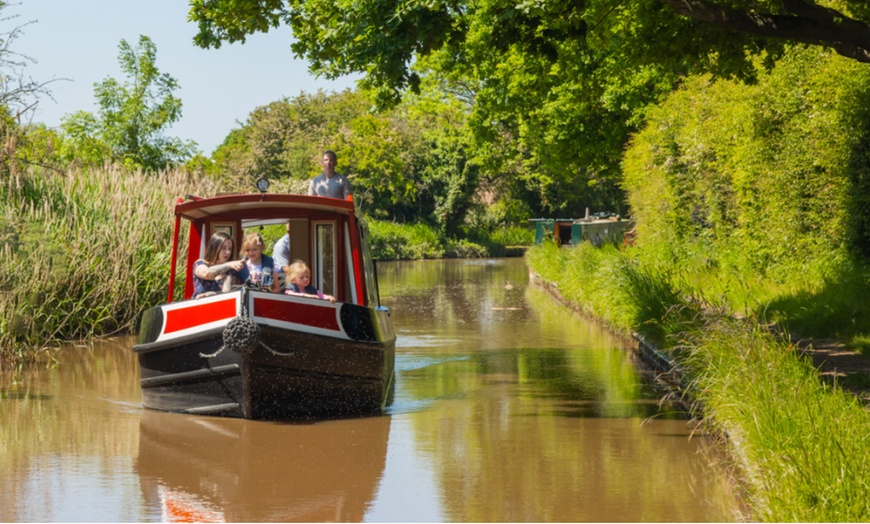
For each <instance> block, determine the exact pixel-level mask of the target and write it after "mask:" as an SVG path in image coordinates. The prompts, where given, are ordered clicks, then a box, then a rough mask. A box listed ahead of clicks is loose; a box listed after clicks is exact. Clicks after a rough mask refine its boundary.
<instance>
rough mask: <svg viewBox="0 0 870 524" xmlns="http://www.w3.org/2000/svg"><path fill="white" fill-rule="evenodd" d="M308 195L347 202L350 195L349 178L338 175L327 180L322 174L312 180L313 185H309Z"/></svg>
mask: <svg viewBox="0 0 870 524" xmlns="http://www.w3.org/2000/svg"><path fill="white" fill-rule="evenodd" d="M308 194H309V195H317V196H325V197H332V198H340V199H342V200H347V196H348V195H349V194H350V182H348V181H347V177H345V176H344V175H339V174H338V173H336V174H335V175H333V177H332V178H327V177H326V175H325V174H323V173H321V174H319V175H318V176H316V177H314V178H312V179H311V183H310V184H308Z"/></svg>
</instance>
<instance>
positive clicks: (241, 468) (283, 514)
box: [135, 411, 390, 522]
mask: <svg viewBox="0 0 870 524" xmlns="http://www.w3.org/2000/svg"><path fill="white" fill-rule="evenodd" d="M389 432H390V419H389V417H370V418H364V419H356V420H349V421H327V422H319V423H312V424H286V423H285V424H281V423H271V422H262V421H249V420H237V419H227V418H215V417H197V416H191V415H181V414H173V413H161V412H155V411H145V412H144V413H143V414H142V422H141V425H140V437H139V454H138V457H137V459H136V463H135V470H136V472H137V473H138V474H139V476H140V478H141V482H142V489H143V494H144V497H145V500H146V502H147V505H148V507H149V508H152V510H153V509H154V508H157V509H159V511H160V515H159V517H160V518H159V519H155V520H163V521H184V522H192V521H218V520H219V521H224V520H226V521H234V522H359V521H361V520H362V519H363V515H364V514H365V511H366V509H367V508H368V505H369V503H370V502H371V500H372V498H373V495H374V493H375V489H376V488H377V485H378V482H379V481H380V479H381V475H382V474H383V469H384V462H385V460H386V451H387V439H388V437H389ZM157 516H158V515H156V514H155V515H154V517H157Z"/></svg>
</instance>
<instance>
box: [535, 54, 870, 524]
mask: <svg viewBox="0 0 870 524" xmlns="http://www.w3.org/2000/svg"><path fill="white" fill-rule="evenodd" d="M868 144H870V70H868V69H867V68H866V67H865V66H861V65H859V64H855V63H850V62H849V61H847V60H842V59H840V58H838V57H835V56H830V54H829V53H826V52H824V51H820V50H818V49H810V48H808V49H793V50H792V51H790V52H789V53H788V55H787V56H786V57H785V58H784V59H783V60H782V61H781V62H780V63H778V64H777V66H776V67H775V68H774V69H773V70H771V71H770V72H764V71H760V72H759V77H758V82H757V83H756V84H754V85H750V86H747V85H743V84H739V83H737V82H730V81H722V80H719V81H714V80H712V79H710V78H708V77H696V78H689V79H687V80H686V82H685V83H684V86H683V88H682V89H681V90H679V91H677V92H675V93H674V94H673V95H671V96H670V97H669V98H668V99H667V100H666V101H665V102H664V103H662V104H660V105H659V106H657V107H656V108H653V109H651V110H650V111H649V113H648V123H647V126H646V127H645V128H644V129H643V130H642V131H640V132H639V133H638V134H637V135H636V136H635V137H634V138H633V141H632V143H631V145H630V147H629V148H628V150H627V152H626V156H625V161H624V168H623V169H624V172H623V175H624V187H625V189H626V191H627V193H628V199H629V202H630V204H631V209H632V213H633V218H634V220H635V221H636V230H637V239H636V244H635V245H634V246H633V247H631V248H628V249H627V250H625V251H620V250H618V249H617V248H615V247H613V246H606V247H605V248H603V249H596V248H594V247H592V246H581V247H579V248H575V249H559V248H557V247H555V246H553V245H542V246H539V247H535V248H533V249H532V250H530V251H529V252H528V253H527V260H528V263H529V265H530V266H531V267H532V268H533V269H534V270H535V271H536V272H538V273H539V274H540V275H541V277H542V278H544V279H545V280H548V281H550V282H553V283H555V284H556V286H557V287H558V289H559V291H560V293H561V294H562V296H563V297H565V298H566V299H568V300H570V301H572V302H574V303H575V304H577V305H578V307H580V308H581V309H583V310H585V311H586V312H587V313H589V314H591V315H594V316H595V317H598V318H601V319H604V320H606V321H607V322H608V323H610V324H611V325H612V326H614V328H615V329H618V330H621V331H623V332H624V333H626V334H629V333H631V332H637V333H640V334H642V335H643V336H644V337H646V338H647V339H648V340H650V341H652V342H653V343H654V344H655V345H657V346H658V347H659V348H660V349H661V350H663V351H665V352H667V353H668V354H669V355H670V356H671V358H672V359H673V360H674V361H675V362H676V363H677V364H678V365H679V366H680V368H681V369H682V370H683V371H684V373H685V379H686V382H687V383H688V384H689V392H690V395H691V400H694V401H696V403H695V404H694V407H695V409H696V412H697V414H698V415H699V416H701V417H703V418H704V419H705V420H707V421H709V422H710V423H711V424H713V425H714V426H716V427H718V428H719V429H720V430H721V431H722V433H723V434H724V435H727V436H728V439H727V442H728V445H729V446H730V448H731V450H732V452H733V455H732V456H733V457H734V459H735V462H736V464H737V465H738V466H739V467H740V470H741V471H742V474H743V477H744V480H745V485H746V489H747V501H748V503H749V504H750V507H751V509H752V511H753V515H752V518H753V519H758V520H762V521H801V522H826V521H848V522H854V521H866V520H868V519H870V499H868V498H867V497H866V493H867V489H868V485H867V484H868V479H870V461H868V460H867V457H868V456H870V445H868V442H867V435H868V430H870V418H868V413H867V411H866V410H865V408H864V407H863V405H862V404H861V402H860V400H859V399H857V398H855V397H854V396H852V395H850V394H846V393H844V392H843V391H842V390H841V389H840V388H839V387H838V386H836V385H834V386H831V385H826V384H825V383H824V382H823V381H822V380H821V378H820V376H819V374H818V372H817V371H816V370H815V369H814V368H813V366H812V364H811V363H810V361H809V360H808V358H806V357H804V356H802V354H801V353H800V352H798V351H796V350H795V347H794V345H793V344H792V343H791V341H790V337H789V336H788V333H792V334H796V335H800V336H802V337H831V338H837V339H840V340H843V341H844V342H846V343H847V344H850V345H852V346H853V347H856V348H859V349H861V348H862V346H863V345H866V341H867V340H868V337H867V334H868V333H870V311H868V306H867V301H866V296H868V293H870V268H868V265H867V262H866V261H867V260H868V251H870V247H868V246H870V234H868V231H870V227H868V224H870V183H868V181H870V162H868V160H870V154H868V153H870V147H868Z"/></svg>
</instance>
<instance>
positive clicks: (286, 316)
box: [248, 292, 350, 340]
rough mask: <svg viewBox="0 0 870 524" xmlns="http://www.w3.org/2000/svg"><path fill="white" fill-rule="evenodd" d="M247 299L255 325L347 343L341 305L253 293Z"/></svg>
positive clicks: (290, 296)
mask: <svg viewBox="0 0 870 524" xmlns="http://www.w3.org/2000/svg"><path fill="white" fill-rule="evenodd" d="M248 296H249V298H248V300H249V303H248V311H251V312H252V315H251V317H252V318H253V319H254V321H255V322H257V323H258V324H263V325H267V326H274V327H278V328H282V329H288V330H294V331H299V332H303V333H311V334H314V335H324V336H328V337H335V338H342V339H346V340H350V337H349V336H348V335H347V333H346V332H345V331H344V328H343V327H342V326H341V317H340V316H339V311H340V310H341V303H340V302H336V303H332V302H329V301H327V300H319V299H316V298H306V297H297V296H292V295H275V294H271V293H256V292H254V293H250V294H249V295H248Z"/></svg>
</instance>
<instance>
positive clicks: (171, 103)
mask: <svg viewBox="0 0 870 524" xmlns="http://www.w3.org/2000/svg"><path fill="white" fill-rule="evenodd" d="M118 48H119V53H118V62H119V63H120V65H121V70H122V71H123V72H124V73H125V74H126V75H127V77H128V78H129V81H128V82H126V83H123V84H122V83H120V82H118V81H117V80H115V79H114V78H111V77H109V78H106V79H105V80H103V81H102V82H100V83H97V84H94V95H95V96H96V99H97V104H98V105H99V107H100V108H99V110H98V113H97V115H96V116H95V115H93V114H91V113H88V112H85V111H79V112H76V113H73V114H72V115H68V116H67V117H65V118H64V120H63V122H62V124H61V127H62V129H63V131H64V134H65V139H66V149H67V155H68V156H70V157H72V158H74V159H76V160H79V161H85V162H87V163H93V162H97V163H98V162H100V161H105V160H113V161H120V162H124V163H127V164H130V165H132V166H137V167H142V168H144V169H149V170H156V169H160V168H163V167H166V166H167V165H169V164H177V163H180V162H183V161H184V160H185V159H187V158H190V157H191V156H192V155H193V153H194V152H195V150H196V144H195V143H194V142H192V141H182V140H181V139H179V138H174V137H167V136H165V135H164V132H165V130H166V129H167V128H168V127H169V126H171V125H172V124H173V123H175V122H177V121H178V120H179V119H180V118H181V99H179V98H177V97H175V96H174V95H173V93H174V91H175V90H176V89H178V87H179V86H178V82H177V81H176V80H175V79H174V78H172V77H171V76H169V74H167V73H162V74H161V73H160V71H159V70H158V69H157V66H156V64H155V62H156V60H157V47H156V46H155V45H154V43H153V42H152V41H151V39H150V38H148V37H147V36H144V35H141V36H140V37H139V43H138V45H137V46H136V47H131V46H130V44H128V43H127V41H126V40H121V43H120V44H119V46H118Z"/></svg>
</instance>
